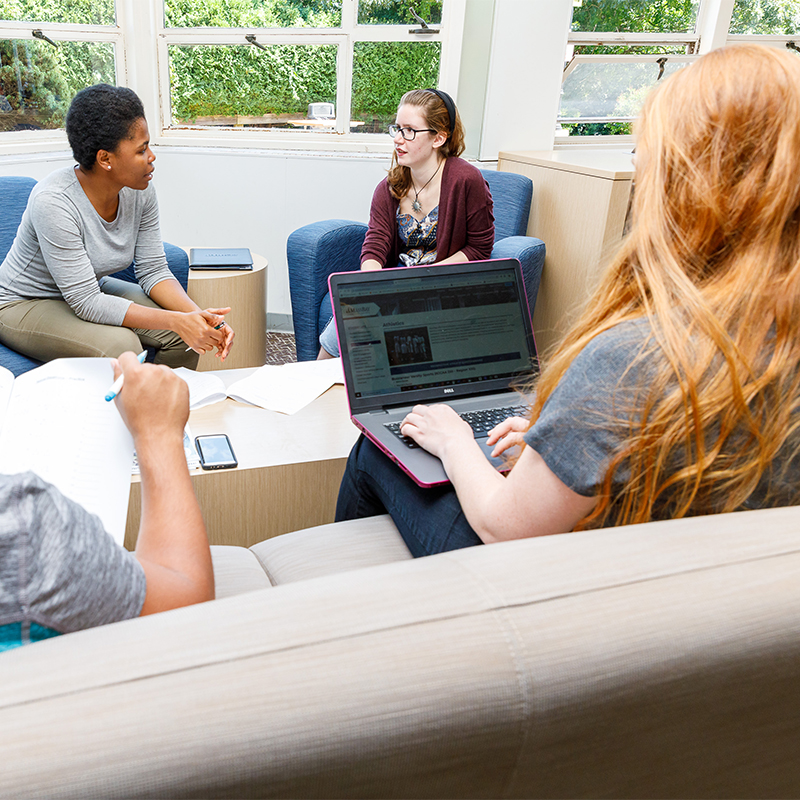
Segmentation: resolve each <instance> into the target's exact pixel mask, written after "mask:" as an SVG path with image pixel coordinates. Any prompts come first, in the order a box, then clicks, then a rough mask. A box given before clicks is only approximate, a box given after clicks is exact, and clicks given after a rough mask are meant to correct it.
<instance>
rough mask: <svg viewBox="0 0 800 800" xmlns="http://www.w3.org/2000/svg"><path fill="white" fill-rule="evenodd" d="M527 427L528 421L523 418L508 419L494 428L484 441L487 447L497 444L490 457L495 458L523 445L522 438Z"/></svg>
mask: <svg viewBox="0 0 800 800" xmlns="http://www.w3.org/2000/svg"><path fill="white" fill-rule="evenodd" d="M529 425H530V421H529V420H527V419H525V418H524V417H509V418H508V419H505V420H503V421H502V422H501V423H500V424H499V425H497V426H495V427H494V428H493V429H492V431H491V432H490V433H489V437H488V438H487V439H486V444H488V445H492V444H495V443H496V444H497V446H496V447H495V448H494V450H492V456H494V457H495V458H497V456H499V455H501V454H502V453H504V452H505V451H506V450H508V449H509V448H511V447H515V446H516V445H521V444H523V440H522V437H523V435H524V433H525V431H527V430H528V426H529Z"/></svg>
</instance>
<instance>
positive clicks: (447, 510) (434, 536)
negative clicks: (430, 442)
mask: <svg viewBox="0 0 800 800" xmlns="http://www.w3.org/2000/svg"><path fill="white" fill-rule="evenodd" d="M386 513H388V514H390V515H391V517H392V519H393V520H394V524H395V525H397V528H398V530H399V531H400V534H401V535H402V537H403V540H404V541H405V543H406V546H407V547H408V549H409V550H410V551H411V554H412V555H413V556H414V557H415V558H418V557H419V556H430V555H433V554H434V553H442V552H444V551H446V550H460V549H461V548H462V547H472V546H473V545H476V544H482V542H481V540H480V538H479V537H478V535H477V534H476V533H475V531H473V530H472V528H471V527H470V525H469V523H468V522H467V520H466V517H465V516H464V512H463V511H462V510H461V503H459V501H458V497H456V493H455V491H454V490H453V487H452V486H451V485H450V484H445V485H443V486H435V487H433V488H430V489H423V488H422V487H420V486H417V484H416V483H414V481H412V480H411V478H409V477H408V475H406V473H405V472H403V470H401V469H400V467H398V466H397V465H396V464H395V463H394V462H393V461H391V460H390V459H389V458H388V457H387V456H386V455H384V453H382V452H381V451H380V450H379V449H378V448H377V447H376V446H375V445H374V444H372V442H370V441H369V440H368V439H365V438H364V437H363V436H361V437H360V438H359V440H358V441H357V442H356V443H355V444H354V445H353V449H352V450H351V451H350V457H349V458H348V459H347V467H346V468H345V472H344V477H343V478H342V485H341V486H340V487H339V500H338V502H337V504H336V521H337V522H340V521H342V520H346V519H360V518H361V517H374V516H376V515H378V514H386Z"/></svg>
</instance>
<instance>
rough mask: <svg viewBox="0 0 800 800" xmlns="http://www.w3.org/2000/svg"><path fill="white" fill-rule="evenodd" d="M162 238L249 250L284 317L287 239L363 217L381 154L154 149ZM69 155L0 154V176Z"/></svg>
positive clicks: (67, 160)
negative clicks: (312, 226)
mask: <svg viewBox="0 0 800 800" xmlns="http://www.w3.org/2000/svg"><path fill="white" fill-rule="evenodd" d="M154 152H155V154H156V165H155V166H156V174H155V179H154V180H155V186H156V189H157V190H158V200H159V206H160V211H161V228H162V235H163V237H164V239H166V240H167V241H169V242H172V243H174V244H178V245H181V246H183V247H185V248H187V249H188V248H189V247H193V246H196V247H249V248H250V249H251V250H252V251H254V252H256V253H260V254H261V255H263V256H265V257H266V258H267V260H268V261H269V269H268V278H267V313H268V314H270V315H271V317H272V318H273V320H272V321H273V322H275V321H277V322H280V321H281V317H286V316H288V315H290V314H291V302H290V299H289V276H288V272H287V269H286V239H287V238H288V236H289V234H290V233H291V232H292V231H294V230H296V229H297V228H299V227H300V226H302V225H306V224H308V223H310V222H316V221H318V220H323V219H332V218H335V217H339V218H342V219H355V220H360V221H363V222H366V221H367V220H368V218H369V204H370V200H371V199H372V192H373V191H374V189H375V186H376V185H377V184H378V182H379V181H380V180H381V179H382V178H383V177H384V176H385V175H386V169H387V167H388V163H389V162H388V159H387V158H386V157H385V156H353V155H338V154H321V153H318V154H310V153H308V154H306V153H287V152H276V151H260V150H222V149H215V148H202V149H201V148H179V147H155V148H154ZM72 163H74V162H73V160H72V157H71V156H70V155H69V154H68V153H63V152H62V153H50V154H41V155H34V156H25V157H22V156H19V157H14V158H0V175H28V176H30V177H33V178H36V179H41V178H43V177H45V175H48V174H49V173H50V172H52V171H53V170H54V169H57V168H59V167H62V166H66V165H67V164H72Z"/></svg>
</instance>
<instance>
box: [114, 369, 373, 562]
mask: <svg viewBox="0 0 800 800" xmlns="http://www.w3.org/2000/svg"><path fill="white" fill-rule="evenodd" d="M252 372H254V370H253V369H233V370H221V371H219V372H217V373H216V374H218V375H219V377H220V378H221V379H222V380H223V382H224V383H225V385H226V386H229V385H230V384H231V383H233V382H234V381H237V380H239V379H241V378H244V377H245V376H247V375H249V374H251V373H252ZM189 427H190V429H191V432H192V435H193V436H199V435H201V434H209V433H227V434H228V436H229V438H230V440H231V445H232V446H233V450H234V452H235V453H236V457H237V459H238V461H239V466H238V467H237V468H236V469H227V470H211V471H204V470H201V469H197V470H194V471H193V472H192V483H193V485H194V490H195V494H196V495H197V499H198V502H199V503H200V508H201V509H202V511H203V517H204V519H205V521H206V528H207V530H208V536H209V540H210V541H211V543H212V544H233V545H242V546H245V547H249V546H250V545H253V544H256V543H257V542H260V541H262V540H263V539H268V538H270V537H272V536H277V535H279V534H281V533H288V532H290V531H294V530H300V529H302V528H310V527H313V526H314V525H323V524H325V523H327V522H333V517H334V512H335V508H336V497H337V495H338V491H339V483H340V481H341V477H342V474H343V473H344V466H345V462H346V460H347V455H348V453H349V452H350V448H351V447H352V446H353V443H354V442H355V441H356V439H357V438H358V431H357V429H356V428H355V426H354V425H353V424H352V423H351V422H350V417H349V414H348V411H347V398H346V395H345V391H344V387H343V386H341V385H336V386H334V387H332V388H331V389H329V390H328V391H327V392H325V394H323V395H321V396H320V397H318V398H317V399H316V400H315V401H314V402H313V403H311V404H310V405H308V406H306V407H305V408H303V409H302V410H300V411H298V412H297V413H296V414H292V415H286V414H279V413H277V412H275V411H267V410H265V409H263V408H257V407H256V406H250V405H246V404H244V403H237V402H236V401H234V400H231V399H227V400H224V401H222V402H221V403H215V404H214V405H210V406H206V407H205V408H201V409H199V410H197V411H192V412H191V414H190V416H189ZM140 498H141V493H140V483H139V477H138V476H134V477H133V479H132V481H131V495H130V503H129V505H128V523H127V528H126V532H125V546H126V547H127V548H128V549H130V550H132V549H133V548H134V546H135V544H136V536H137V533H138V530H139V517H140V514H139V509H140Z"/></svg>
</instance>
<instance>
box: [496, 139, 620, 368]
mask: <svg viewBox="0 0 800 800" xmlns="http://www.w3.org/2000/svg"><path fill="white" fill-rule="evenodd" d="M497 169H498V170H501V171H505V172H517V173H520V174H522V175H527V176H528V177H529V178H530V179H531V180H532V181H533V202H532V204H531V214H530V218H529V222H528V235H529V236H537V237H539V238H540V239H541V240H542V241H543V242H544V243H545V247H546V248H547V256H546V259H545V265H544V271H543V272H542V282H541V284H540V287H539V295H538V297H537V299H536V308H535V309H534V310H533V331H534V334H535V336H536V346H537V348H538V349H539V354H540V356H542V355H543V356H544V357H545V358H546V357H547V354H548V353H549V352H552V350H553V349H554V348H555V347H556V345H557V344H558V343H559V342H560V341H561V339H562V338H563V337H564V334H565V333H566V332H567V330H568V329H569V328H570V326H571V325H572V323H573V322H574V321H575V319H576V318H577V317H578V315H579V314H580V312H581V311H582V310H583V307H584V305H585V304H586V300H587V299H588V297H589V295H590V294H591V292H592V290H593V289H594V288H595V286H596V285H597V281H598V278H599V276H600V274H601V272H602V270H603V268H604V266H605V265H606V263H607V261H608V259H609V257H610V256H612V255H613V254H614V252H615V250H616V248H617V247H618V246H619V243H620V241H621V239H622V231H623V228H624V225H625V217H626V215H627V211H628V203H629V199H630V194H631V185H632V182H633V164H632V163H631V154H630V153H629V152H625V151H623V150H587V151H581V150H554V151H530V152H509V153H500V157H499V161H498V164H497Z"/></svg>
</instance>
